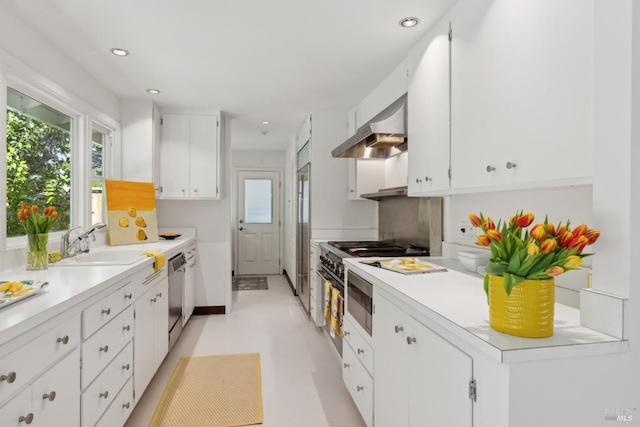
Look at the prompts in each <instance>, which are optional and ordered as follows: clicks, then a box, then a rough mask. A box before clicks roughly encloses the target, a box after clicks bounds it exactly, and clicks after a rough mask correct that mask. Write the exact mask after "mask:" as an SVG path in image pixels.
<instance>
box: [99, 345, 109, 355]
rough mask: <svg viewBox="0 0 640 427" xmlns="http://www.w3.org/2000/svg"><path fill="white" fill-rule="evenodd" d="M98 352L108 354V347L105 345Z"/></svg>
mask: <svg viewBox="0 0 640 427" xmlns="http://www.w3.org/2000/svg"><path fill="white" fill-rule="evenodd" d="M100 351H104V352H105V353H107V352H109V346H108V345H105V346H104V347H100Z"/></svg>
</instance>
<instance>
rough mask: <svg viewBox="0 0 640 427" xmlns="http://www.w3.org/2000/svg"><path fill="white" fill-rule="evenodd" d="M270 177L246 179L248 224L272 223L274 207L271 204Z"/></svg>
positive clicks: (246, 221) (245, 201)
mask: <svg viewBox="0 0 640 427" xmlns="http://www.w3.org/2000/svg"><path fill="white" fill-rule="evenodd" d="M272 188H273V185H272V183H271V180H270V179H255V178H254V179H245V180H244V222H245V223H247V224H271V223H272V221H273V209H272V206H271V200H272V197H271V191H272Z"/></svg>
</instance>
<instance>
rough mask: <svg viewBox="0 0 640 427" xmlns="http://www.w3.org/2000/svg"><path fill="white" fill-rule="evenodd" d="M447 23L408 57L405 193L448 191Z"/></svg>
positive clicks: (430, 193)
mask: <svg viewBox="0 0 640 427" xmlns="http://www.w3.org/2000/svg"><path fill="white" fill-rule="evenodd" d="M449 52H450V51H449V22H448V21H446V20H442V21H440V23H439V24H438V25H437V26H436V27H435V28H434V29H433V30H432V31H431V32H430V33H429V35H428V36H427V37H425V38H424V39H423V40H422V42H421V43H420V44H419V45H418V46H416V47H415V48H414V49H413V50H412V51H411V52H410V53H409V56H408V65H409V91H408V92H409V93H408V100H407V126H408V135H409V144H408V145H409V159H408V163H409V164H408V186H409V188H408V193H409V195H410V196H428V195H438V194H443V193H447V192H448V191H449V164H450V163H449V111H450V110H449V105H450V104H449V88H450V85H449V69H450V68H449V64H450V61H449V58H450V56H449Z"/></svg>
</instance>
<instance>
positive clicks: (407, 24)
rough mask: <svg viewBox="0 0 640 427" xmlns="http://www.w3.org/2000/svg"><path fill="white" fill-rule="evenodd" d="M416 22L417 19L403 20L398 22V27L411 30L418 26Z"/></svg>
mask: <svg viewBox="0 0 640 427" xmlns="http://www.w3.org/2000/svg"><path fill="white" fill-rule="evenodd" d="M418 22H420V20H419V19H418V18H404V19H403V20H401V21H400V26H401V27H404V28H411V27H415V26H416V25H418Z"/></svg>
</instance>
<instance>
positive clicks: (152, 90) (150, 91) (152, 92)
mask: <svg viewBox="0 0 640 427" xmlns="http://www.w3.org/2000/svg"><path fill="white" fill-rule="evenodd" d="M147 92H149V93H150V94H152V95H157V94H159V93H160V91H159V90H158V89H147Z"/></svg>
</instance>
